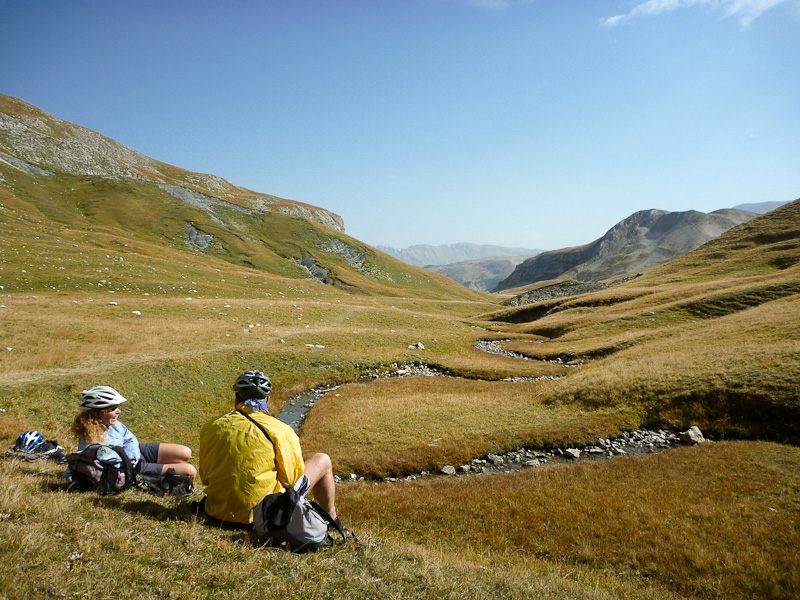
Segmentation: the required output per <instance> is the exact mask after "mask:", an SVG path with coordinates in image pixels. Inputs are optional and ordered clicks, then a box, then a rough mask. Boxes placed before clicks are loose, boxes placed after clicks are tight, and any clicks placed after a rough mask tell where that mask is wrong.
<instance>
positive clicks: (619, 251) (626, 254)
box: [492, 209, 756, 292]
mask: <svg viewBox="0 0 800 600" xmlns="http://www.w3.org/2000/svg"><path fill="white" fill-rule="evenodd" d="M755 216H756V214H755V213H751V212H747V211H742V210H737V209H721V210H716V211H713V212H711V213H702V212H699V211H683V212H669V211H665V210H659V209H649V210H641V211H637V212H635V213H633V214H632V215H630V216H629V217H627V218H625V219H623V220H622V221H620V222H619V223H617V224H616V225H614V226H613V227H612V228H611V229H609V230H608V231H607V232H606V233H605V235H603V236H602V237H600V238H598V239H596V240H595V241H593V242H590V243H589V244H585V245H582V246H575V247H572V248H562V249H560V250H553V251H549V252H543V253H541V254H538V255H536V256H534V257H532V258H529V259H527V260H525V261H524V262H522V263H521V264H519V265H517V267H516V268H515V269H514V271H513V272H512V273H511V275H509V276H508V277H507V278H506V279H504V280H503V281H501V282H500V283H498V284H497V286H495V288H493V289H492V291H493V292H499V291H503V290H508V289H512V288H517V287H522V286H525V285H530V284H534V283H538V282H541V281H548V280H554V279H559V278H571V279H574V280H577V281H600V280H603V279H608V278H610V277H618V276H622V275H626V274H629V273H634V272H636V271H639V270H641V269H645V268H647V267H651V266H654V265H659V264H662V263H665V262H667V261H669V260H671V259H673V258H675V257H677V256H680V255H681V254H684V253H686V252H689V251H691V250H693V249H695V248H697V247H698V246H700V245H702V244H704V243H705V242H707V241H709V240H711V239H714V238H715V237H717V236H719V235H720V234H722V233H724V232H725V231H727V230H729V229H731V228H732V227H734V226H736V225H738V224H740V223H742V222H745V221H747V220H749V219H752V218H753V217H755Z"/></svg>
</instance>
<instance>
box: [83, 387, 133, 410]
mask: <svg viewBox="0 0 800 600" xmlns="http://www.w3.org/2000/svg"><path fill="white" fill-rule="evenodd" d="M126 401H127V400H126V399H125V397H124V396H123V395H122V394H120V393H119V392H118V391H117V390H115V389H114V388H112V387H109V386H107V385H96V386H94V387H93V388H89V389H88V390H83V391H82V392H81V406H83V407H85V408H111V407H112V406H119V405H120V404H122V403H123V402H126Z"/></svg>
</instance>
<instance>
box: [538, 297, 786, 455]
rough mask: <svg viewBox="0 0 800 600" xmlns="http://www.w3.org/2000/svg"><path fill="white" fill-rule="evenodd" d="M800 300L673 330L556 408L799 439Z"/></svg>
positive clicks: (565, 390)
mask: <svg viewBox="0 0 800 600" xmlns="http://www.w3.org/2000/svg"><path fill="white" fill-rule="evenodd" d="M799 313H800V297H797V296H793V297H790V298H786V299H782V300H776V301H773V302H770V303H769V304H767V305H763V306H759V307H756V308H752V309H748V310H746V311H741V312H737V313H734V314H730V315H728V316H725V317H721V318H718V319H713V320H703V321H700V322H697V323H690V324H686V325H682V326H676V327H672V328H663V329H662V330H661V331H659V333H658V335H657V336H654V337H652V338H651V339H650V340H649V341H642V342H640V343H636V344H635V345H633V346H632V347H628V348H626V349H623V350H621V351H619V352H618V353H617V354H614V355H613V356H611V357H609V358H608V359H604V360H600V361H597V362H596V363H594V364H591V365H589V366H586V367H585V368H584V369H582V370H581V371H580V372H578V373H576V374H575V376H574V377H571V378H570V379H568V380H566V381H564V382H563V384H562V385H561V386H559V389H558V392H557V393H549V394H548V400H549V401H553V402H560V401H577V402H580V403H581V404H583V405H584V406H607V405H615V404H618V403H626V404H629V405H637V406H640V407H641V408H642V409H644V410H646V411H648V418H649V419H651V420H653V421H655V422H658V421H659V420H666V421H670V422H673V423H675V424H676V425H687V424H690V423H693V424H697V425H700V426H701V427H703V428H706V429H708V430H711V431H715V432H717V433H719V434H724V435H732V436H746V437H756V436H758V437H767V438H771V439H785V440H790V439H796V436H797V430H796V425H795V424H796V423H797V419H798V416H800V415H798V411H800V404H798V387H797V382H798V381H800V360H798V359H800V325H798V323H800V321H798V318H797V316H798V314H799Z"/></svg>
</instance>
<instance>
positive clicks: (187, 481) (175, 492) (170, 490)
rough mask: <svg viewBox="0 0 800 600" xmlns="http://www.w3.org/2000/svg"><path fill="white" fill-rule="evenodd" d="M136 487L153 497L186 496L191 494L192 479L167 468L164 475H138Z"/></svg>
mask: <svg viewBox="0 0 800 600" xmlns="http://www.w3.org/2000/svg"><path fill="white" fill-rule="evenodd" d="M136 484H137V486H138V487H139V488H140V489H142V490H144V491H145V492H147V493H148V494H152V495H153V496H188V495H189V494H191V493H192V491H193V490H194V488H193V487H192V478H191V477H189V476H188V475H180V474H179V473H176V472H175V469H173V468H171V467H170V468H169V469H167V472H166V473H160V474H158V475H145V474H143V473H139V474H138V475H137V476H136Z"/></svg>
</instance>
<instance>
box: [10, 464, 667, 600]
mask: <svg viewBox="0 0 800 600" xmlns="http://www.w3.org/2000/svg"><path fill="white" fill-rule="evenodd" d="M60 471H61V467H59V466H57V465H48V464H42V463H38V464H33V465H31V464H28V463H18V462H12V461H8V460H3V461H0V542H1V543H2V552H0V597H2V598H3V599H4V600H27V599H28V598H32V597H41V598H75V597H86V598H115V599H118V600H127V599H131V600H133V599H136V600H139V599H142V598H144V599H156V598H175V599H187V600H188V599H195V598H212V597H213V598H222V599H233V598H243V597H244V598H249V597H278V598H348V599H351V600H362V599H363V600H366V599H372V598H377V597H380V598H394V599H401V598H419V599H430V598H442V599H453V600H455V599H458V598H465V597H468V598H479V599H494V598H497V599H500V598H509V597H512V598H535V597H547V598H553V599H555V600H568V599H571V598H576V597H580V598H586V599H587V600H611V599H622V598H632V597H635V598H641V599H643V600H644V599H653V600H655V599H659V598H677V596H675V595H674V594H673V593H671V592H669V590H664V589H663V588H661V587H660V586H653V585H652V584H648V585H642V584H640V583H637V582H636V581H629V580H626V579H625V578H620V577H616V576H615V575H613V574H611V573H599V574H598V573H594V572H592V571H591V570H590V569H586V568H582V567H575V566H567V565H564V566H562V565H559V564H554V563H550V562H548V561H539V560H530V559H526V560H524V561H514V560H503V561H498V560H496V559H495V557H492V556H490V555H486V554H485V553H484V552H470V551H469V550H468V549H466V547H465V546H463V545H460V546H459V547H458V548H456V550H457V552H454V551H453V550H454V548H452V547H446V546H441V545H440V544H438V542H435V541H433V543H430V541H429V543H424V544H409V543H407V542H404V541H403V540H402V539H399V538H397V537H395V536H389V535H386V531H385V529H384V530H383V531H381V528H372V527H369V526H366V525H365V526H364V527H363V528H360V529H359V530H358V534H359V542H358V543H356V544H351V545H348V546H346V547H341V548H338V549H332V550H324V551H321V552H319V553H317V554H310V555H302V556H298V555H292V554H288V553H286V552H283V551H280V550H274V549H269V548H261V547H258V546H257V545H256V544H255V542H254V539H253V536H252V535H251V534H250V533H249V532H248V531H246V530H241V529H221V528H219V527H218V526H216V525H215V524H213V523H209V522H206V521H205V520H204V519H203V518H199V519H198V518H197V517H195V516H194V514H193V512H192V510H191V507H190V504H189V501H188V500H181V501H179V500H174V499H161V498H154V497H152V496H136V495H134V494H133V493H132V492H125V493H123V494H121V495H118V496H113V497H99V496H96V495H94V494H80V493H70V492H65V491H64V485H63V484H62V483H61V482H60V481H59V473H60ZM195 497H197V496H195Z"/></svg>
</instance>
